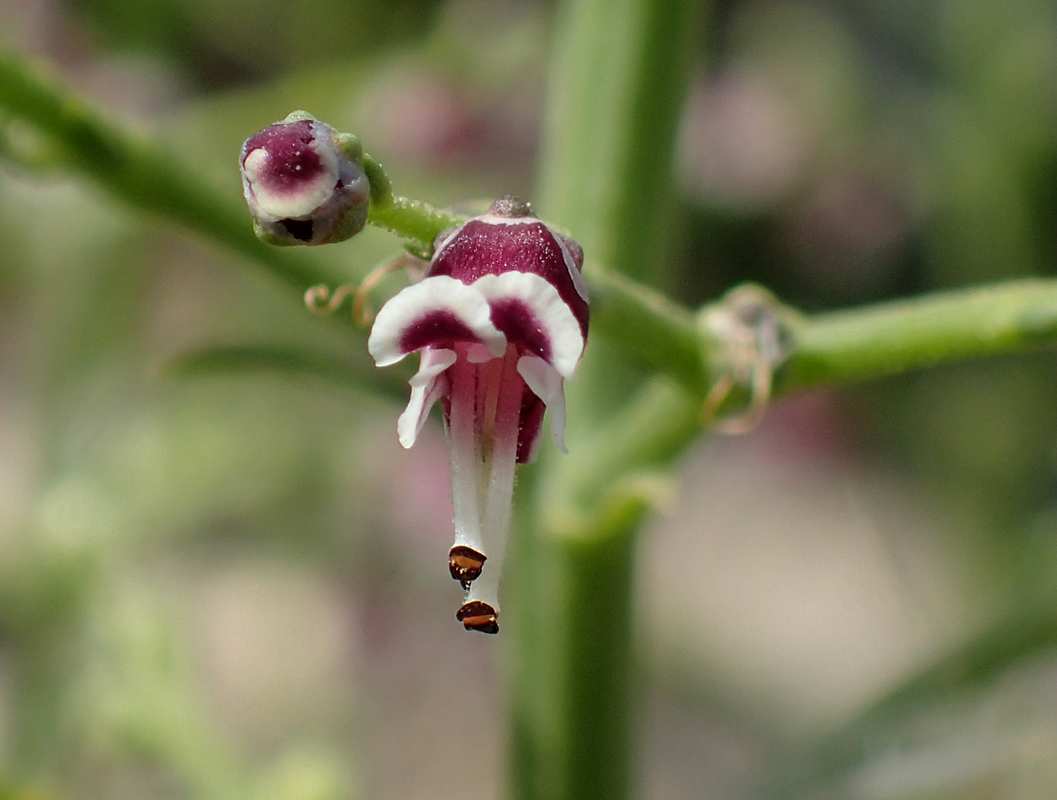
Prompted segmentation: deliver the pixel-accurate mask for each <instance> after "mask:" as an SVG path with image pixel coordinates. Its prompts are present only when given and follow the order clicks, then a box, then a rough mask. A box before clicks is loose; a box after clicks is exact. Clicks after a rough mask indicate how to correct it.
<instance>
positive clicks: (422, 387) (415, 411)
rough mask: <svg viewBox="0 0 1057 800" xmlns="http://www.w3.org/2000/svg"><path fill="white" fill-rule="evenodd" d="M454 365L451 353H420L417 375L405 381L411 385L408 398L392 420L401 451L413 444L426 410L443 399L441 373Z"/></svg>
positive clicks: (435, 351)
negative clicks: (401, 412) (395, 418)
mask: <svg viewBox="0 0 1057 800" xmlns="http://www.w3.org/2000/svg"><path fill="white" fill-rule="evenodd" d="M454 363H455V351H454V350H442V349H440V350H433V349H427V350H423V351H422V360H421V361H420V362H419V365H418V372H416V373H415V375H414V377H412V378H411V380H410V381H408V383H410V384H411V399H410V400H409V401H408V403H407V408H405V409H404V413H403V414H401V415H400V419H398V420H397V421H396V432H397V435H398V436H399V437H400V444H401V445H403V446H404V447H405V448H408V447H411V445H413V444H414V443H415V439H417V438H418V434H419V433H420V432H421V431H422V426H423V425H425V424H426V417H428V416H429V410H430V409H431V408H432V407H433V404H434V403H435V402H437V400H438V399H439V398H441V397H443V396H444V393H445V390H446V389H447V379H445V378H442V377H441V373H442V372H444V370H446V369H447V368H448V367H450V366H451V365H452V364H454Z"/></svg>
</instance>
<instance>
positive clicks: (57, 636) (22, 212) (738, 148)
mask: <svg viewBox="0 0 1057 800" xmlns="http://www.w3.org/2000/svg"><path fill="white" fill-rule="evenodd" d="M552 5H553V4H551V3H533V2H528V1H527V0H526V1H524V2H517V1H515V0H447V1H446V2H432V1H427V0H385V1H384V2H383V1H382V0H378V1H374V0H309V2H306V3H302V4H299V5H297V6H296V7H294V6H293V5H292V4H289V3H278V2H274V0H257V1H256V2H253V3H250V2H244V1H243V0H227V1H226V2H220V3H211V2H204V0H157V2H154V3H143V2H138V1H137V0H68V2H61V0H0V18H2V19H4V21H5V22H4V26H3V30H2V31H0V41H2V42H3V43H4V44H5V45H6V46H9V47H12V48H15V49H17V50H19V51H22V52H25V53H27V54H31V55H33V57H35V58H37V59H40V60H42V61H44V62H46V63H47V64H48V66H49V68H50V69H52V70H53V71H54V72H56V73H57V74H58V75H59V76H60V78H61V80H63V81H64V82H66V83H68V84H70V85H72V86H73V87H75V88H76V89H77V91H79V92H81V93H83V94H85V95H87V96H88V97H90V98H91V99H92V101H93V102H95V103H97V104H98V105H100V106H101V107H103V108H105V109H106V110H107V111H108V113H110V114H112V115H114V116H115V117H116V118H118V119H121V120H123V121H125V122H127V123H128V124H129V125H131V126H133V127H134V128H136V129H139V130H141V131H144V132H147V133H149V134H150V135H152V136H154V137H157V138H159V139H160V140H162V141H164V142H166V143H167V145H168V146H169V147H170V148H171V149H172V150H173V151H174V153H176V154H177V155H178V156H180V157H181V158H182V159H184V160H186V161H187V162H188V163H191V164H193V165H194V166H195V167H196V169H197V170H198V171H199V172H200V173H201V174H203V175H204V176H206V177H207V179H209V180H211V181H212V183H214V184H215V185H216V186H217V187H218V188H220V189H221V190H222V191H224V192H226V193H228V194H229V195H230V196H238V194H239V193H240V191H241V187H240V184H239V178H238V172H237V163H236V156H237V153H238V150H239V147H240V145H241V142H242V140H243V139H245V138H246V137H247V136H248V135H250V134H251V133H253V132H254V131H256V130H258V129H259V128H261V127H263V126H264V125H266V124H268V123H270V122H273V121H275V120H277V119H280V118H282V117H283V116H285V114H286V113H287V112H289V111H290V110H293V109H295V108H306V109H307V110H309V111H311V112H312V113H314V114H315V115H317V116H318V117H320V118H322V119H324V120H326V121H328V122H330V123H331V124H333V125H335V126H337V127H339V128H342V129H346V130H352V131H355V132H357V133H359V134H360V135H361V136H362V138H363V140H364V142H365V146H366V148H367V149H368V150H369V151H370V152H371V153H372V154H373V155H375V156H376V157H377V158H379V159H380V160H381V161H382V162H383V163H385V164H386V165H387V167H388V169H389V173H390V175H391V177H392V178H393V180H394V181H395V183H396V188H397V191H399V192H402V193H404V194H408V195H411V196H413V197H421V198H423V199H428V200H430V201H432V202H434V203H437V204H446V203H454V202H459V201H463V200H466V199H467V198H470V199H473V198H491V197H495V196H497V195H500V194H504V193H509V192H514V193H521V194H523V195H526V196H529V197H531V193H532V186H533V174H534V172H535V162H534V159H535V153H536V148H537V141H538V132H539V125H540V117H541V113H542V109H543V105H544V100H545V98H544V88H545V77H546V67H547V61H548V54H549V45H550V36H551V24H552V22H553V15H554V8H553V7H552ZM701 15H702V18H703V21H704V29H705V31H706V36H705V41H704V42H703V43H702V48H701V52H700V56H699V59H698V63H697V65H696V67H695V79H694V82H693V83H694V85H693V89H692V91H691V92H690V94H689V96H688V97H687V100H686V106H685V111H684V118H683V123H682V132H681V136H680V148H679V153H678V157H677V163H676V166H675V168H676V172H677V182H678V185H679V188H680V196H679V203H678V207H677V209H675V211H674V213H675V214H676V218H675V228H676V230H677V247H676V249H675V252H674V253H673V255H672V258H671V261H670V271H669V275H668V280H667V283H668V286H667V287H665V288H667V289H669V290H670V291H671V292H672V294H673V295H674V296H675V297H676V298H677V299H679V300H680V301H682V302H684V303H686V304H688V305H697V304H699V303H702V302H704V301H705V300H708V299H711V298H713V297H715V296H717V295H718V294H720V293H721V292H722V291H723V290H725V289H726V288H728V287H729V286H731V285H733V284H735V283H738V282H741V281H745V280H755V281H759V282H762V283H764V284H766V285H768V286H770V287H771V288H773V289H774V290H775V291H776V292H777V293H778V294H779V296H781V297H783V298H784V299H787V300H789V301H790V302H793V303H795V304H797V305H799V306H800V307H802V308H804V309H805V310H809V311H814V310H822V309H828V308H835V307H845V306H849V305H854V304H858V303H865V302H873V301H879V300H884V299H887V298H894V297H902V296H906V295H910V294H917V293H920V292H924V291H927V290H930V289H940V288H948V287H954V286H961V285H969V284H976V283H982V282H988V281H997V280H1001V279H1004V278H1010V277H1016V276H1027V275H1052V274H1053V273H1054V272H1057V260H1055V257H1057V5H1055V4H1054V3H1053V2H1044V1H1043V0H1006V1H1005V2H1002V1H1001V0H946V1H945V0H845V2H836V0H831V2H823V1H822V0H818V1H817V2H806V1H805V2H792V1H790V2H765V1H764V0H723V1H720V0H717V2H714V3H711V4H704V3H703V4H702V7H701ZM0 134H2V136H0V141H2V143H3V145H4V149H5V150H8V151H10V152H23V151H24V150H25V147H26V146H29V145H31V144H32V142H31V139H30V138H29V135H28V133H27V132H26V131H25V130H23V129H21V128H20V126H19V125H18V124H16V123H11V122H10V121H8V120H6V119H4V118H3V117H0ZM27 142H29V145H27V144H26V143H27ZM556 222H558V223H560V222H561V221H560V220H556ZM248 225H249V219H248V217H247V226H248ZM574 233H575V232H574ZM394 249H395V248H394V241H393V240H392V239H391V238H390V237H387V236H385V235H383V234H381V233H379V232H376V231H372V232H369V233H368V234H365V235H364V236H363V237H357V239H356V240H354V241H353V242H352V243H350V244H348V245H345V246H344V247H334V248H326V249H325V250H324V251H323V253H322V255H324V257H325V258H327V259H328V260H329V261H330V263H331V264H332V265H333V268H334V270H335V272H336V274H342V273H346V274H348V275H350V276H352V275H360V274H362V273H363V271H364V270H365V269H366V268H367V267H368V266H370V265H372V264H374V263H376V262H377V261H378V260H379V259H381V258H384V257H385V256H386V255H387V254H389V253H390V252H392V251H393V250H394ZM245 343H254V344H262V343H263V344H273V345H282V346H304V347H308V348H312V349H314V350H316V351H317V352H322V353H328V354H331V355H334V356H336V357H338V358H341V359H344V360H347V361H355V360H361V361H362V359H363V358H364V356H363V353H362V352H361V351H362V340H361V339H359V338H356V339H354V338H353V337H351V336H350V334H349V332H348V329H347V328H342V327H340V326H337V325H333V324H329V323H328V322H326V321H322V320H320V318H318V317H314V316H312V315H310V314H309V313H308V312H307V311H305V310H304V309H303V307H302V306H301V305H300V302H299V299H298V298H296V297H292V296H291V293H290V291H289V290H288V289H287V288H286V287H282V286H278V285H276V284H274V283H272V282H271V281H270V280H269V279H268V278H267V277H264V276H262V275H259V274H258V273H257V272H256V271H255V270H254V269H252V268H251V266H250V265H249V264H248V263H247V262H243V261H240V260H239V258H237V257H234V256H231V255H230V254H228V253H225V252H220V251H218V250H216V249H215V248H213V247H212V246H210V245H208V244H207V243H204V242H201V241H199V240H197V239H195V238H193V237H189V236H188V235H187V234H185V233H183V232H181V231H179V230H176V229H174V228H172V227H170V226H168V225H166V224H163V223H160V222H159V221H158V220H155V219H152V218H146V217H143V216H140V215H138V214H135V213H132V212H130V211H129V210H128V209H126V208H124V207H122V206H119V205H118V204H116V203H115V202H114V201H112V200H111V199H110V198H109V197H107V196H104V195H103V194H102V193H101V192H99V191H98V190H96V189H94V188H93V187H91V186H89V185H86V184H84V183H82V182H80V181H77V180H75V179H72V178H70V177H68V176H66V175H63V174H61V173H59V172H57V171H54V170H49V169H47V168H46V167H45V168H40V169H37V168H32V167H29V166H26V165H18V164H16V163H13V162H8V161H0V798H8V797H10V798H22V799H23V800H30V798H34V799H35V800H44V799H45V798H46V799H49V800H50V799H51V798H56V799H58V798H100V799H102V798H114V799H121V798H145V797H149V798H204V799H209V798H216V799H217V800H229V799H231V800H237V799H238V798H247V799H252V800H285V799H286V798H289V799H290V800H294V798H296V799H297V800H316V799H318V800H325V799H329V798H334V799H335V800H338V799H341V798H361V797H364V798H366V797H369V798H452V799H453V800H454V798H464V797H467V796H471V797H481V798H493V797H499V796H500V795H501V794H502V787H503V782H504V779H503V763H504V756H503V753H504V749H505V741H506V733H505V727H504V722H503V710H504V700H503V698H502V691H501V686H502V675H503V672H502V665H501V657H500V654H501V651H500V650H498V649H497V642H495V641H493V640H487V639H486V638H485V637H478V636H470V635H467V634H464V633H463V632H462V631H461V630H460V629H459V628H458V626H457V624H456V623H455V622H454V620H453V618H452V614H451V610H452V608H453V607H454V604H455V602H456V600H457V597H458V592H457V587H454V586H453V585H452V582H451V580H450V578H449V577H448V575H447V571H446V569H445V568H444V557H445V553H446V551H447V548H448V546H449V544H450V519H451V512H450V501H449V497H448V487H447V466H446V453H445V450H444V445H443V436H442V434H441V432H440V430H439V426H437V427H434V428H432V429H430V431H429V435H428V436H427V437H426V438H425V439H424V440H423V441H421V443H420V444H419V445H418V446H417V447H416V448H415V450H414V451H413V452H411V453H405V452H403V451H402V450H400V448H399V446H398V444H397V442H396V435H395V418H396V412H397V409H398V407H399V400H397V401H396V402H393V400H392V398H389V397H383V396H379V395H378V394H377V393H373V394H372V393H370V392H367V391H364V390H360V389H357V388H356V387H354V386H349V387H344V388H342V387H335V386H333V385H330V384H327V383H325V382H321V381H315V380H309V379H296V378H295V379H290V378H284V377H278V376H275V375H271V374H232V375H229V376H210V377H208V378H179V379H177V378H174V377H173V376H172V375H171V374H170V373H169V372H168V371H167V370H166V369H165V365H166V364H167V363H168V362H169V361H170V360H171V359H172V358H174V357H175V356H177V355H179V354H181V353H185V352H187V351H192V350H195V349H198V348H201V347H206V346H211V345H216V344H245ZM1055 367H1057V358H1055V357H1054V355H1053V354H1051V353H1044V354H1038V355H1033V356H1026V357H1019V358H1017V359H1010V360H1003V361H1000V362H994V363H984V364H972V365H966V366H959V367H948V368H943V369H939V370H935V371H932V372H929V373H923V374H916V375H911V376H907V377H904V378H900V379H893V380H886V381H884V382H877V383H874V384H871V385H867V386H862V387H856V388H854V389H848V390H842V391H832V392H819V393H814V394H810V395H804V396H799V397H795V398H791V399H789V400H786V401H783V402H782V403H780V404H778V405H776V406H775V407H774V408H773V409H772V410H771V413H770V414H769V416H768V418H767V419H766V420H765V422H764V423H763V424H762V425H761V426H760V427H759V429H757V430H756V431H754V432H753V433H752V434H750V435H748V436H746V437H741V438H737V439H715V438H713V439H710V440H708V441H702V443H701V445H700V446H699V447H697V448H695V450H694V451H693V452H692V454H691V455H690V456H689V457H688V458H687V459H686V463H685V465H684V468H683V470H682V472H681V474H680V476H679V478H678V487H677V488H679V489H680V491H678V492H677V493H673V497H672V499H671V501H670V504H669V505H668V506H666V507H665V508H663V509H662V510H661V512H660V513H659V514H657V516H656V518H655V520H654V521H653V522H652V523H651V525H650V529H649V531H648V533H647V535H646V536H645V537H644V538H643V540H642V543H641V548H640V550H641V559H640V571H639V572H640V575H639V578H640V579H639V586H640V593H639V598H638V609H639V617H640V625H639V630H640V637H639V639H640V645H641V646H640V650H641V653H642V675H641V682H640V690H641V692H642V697H641V701H640V709H641V711H640V721H639V726H638V728H639V737H640V744H641V747H640V756H639V763H638V765H637V774H638V783H639V785H640V786H641V790H642V792H641V794H642V796H643V797H646V798H650V799H651V800H668V799H669V798H671V799H672V800H675V799H677V798H706V797H709V798H712V797H727V796H734V793H735V792H736V791H737V790H738V788H739V787H741V786H742V785H744V781H746V780H751V779H752V778H754V777H756V776H758V775H761V774H764V775H765V774H767V773H769V772H770V771H771V770H772V769H774V768H775V767H774V764H775V762H776V759H777V758H779V757H780V756H781V754H784V753H786V752H789V751H790V750H792V751H796V750H797V748H798V747H800V746H806V745H808V744H809V743H810V742H811V741H813V740H814V739H815V738H816V737H818V736H820V735H822V734H824V733H825V732H826V731H828V730H831V729H833V728H834V727H835V726H838V725H840V724H841V723H842V722H843V721H844V720H846V719H848V718H849V716H850V715H853V714H854V713H855V712H856V711H857V710H858V709H860V708H862V707H864V706H865V705H866V704H868V703H869V702H870V701H871V700H872V699H873V698H875V697H877V696H878V695H879V694H880V693H882V692H884V691H885V690H886V689H887V688H889V687H892V686H896V685H898V684H899V682H900V681H901V680H902V679H903V678H904V677H905V676H907V675H909V674H912V672H913V670H914V669H915V668H918V667H920V666H921V665H923V664H925V663H928V662H929V661H930V660H931V659H933V658H935V657H937V656H938V655H940V654H942V653H943V652H945V651H946V650H948V649H949V648H951V647H953V646H955V645H957V644H958V643H959V642H961V641H964V640H966V639H967V638H968V637H970V636H972V635H973V633H974V632H976V631H978V630H980V629H982V628H984V627H985V626H986V625H987V624H988V623H991V622H993V621H994V620H995V619H998V618H1000V617H1001V616H1002V615H1004V614H1008V613H1015V612H1016V610H1017V609H1024V610H1025V611H1024V613H1025V614H1030V613H1031V610H1032V609H1034V608H1036V607H1038V606H1039V605H1040V604H1041V605H1042V606H1044V607H1049V606H1052V605H1053V603H1055V602H1057V591H1055V589H1054V587H1055V585H1057V369H1055ZM571 424H575V420H574V421H572V423H571ZM1006 667H1008V668H1006ZM867 750H868V752H867V753H866V755H865V756H864V757H863V758H862V759H860V760H858V762H857V763H856V766H855V768H854V769H852V770H850V771H847V772H845V773H843V774H841V775H839V776H837V779H836V780H833V781H831V782H829V783H828V784H826V785H825V786H811V787H808V789H807V790H806V793H805V795H804V796H809V797H835V798H836V797H839V798H844V797H847V798H876V799H877V800H882V799H883V800H889V799H893V800H894V799H895V798H899V799H900V800H911V799H915V800H916V799H918V798H920V799H921V800H925V799H926V798H928V799H933V798H939V799H946V798H950V799H951V800H953V799H954V798H957V799H958V800H984V799H985V798H1003V799H1004V798H1017V799H1019V798H1024V799H1026V800H1027V799H1034V798H1040V799H1042V800H1045V798H1052V797H1057V653H1053V652H1049V654H1048V655H1044V656H1035V657H1033V658H1031V659H1029V660H1026V661H1025V660H1018V661H1016V662H1010V663H1009V664H1003V668H1002V669H1000V670H997V671H996V672H995V674H994V675H993V676H991V677H989V679H988V680H987V681H984V682H983V683H982V685H981V686H980V687H979V688H978V689H977V690H976V691H975V692H973V693H971V694H965V693H958V694H949V695H941V696H939V697H930V698H928V702H925V701H923V702H922V703H921V705H920V708H919V709H917V710H916V713H913V714H909V715H905V716H904V717H903V718H901V719H900V720H899V721H898V724H893V725H889V726H886V727H885V728H884V729H883V730H878V731H877V733H876V735H875V736H874V737H873V738H872V739H871V740H870V747H869V748H867ZM779 763H781V762H779Z"/></svg>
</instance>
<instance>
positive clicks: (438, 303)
mask: <svg viewBox="0 0 1057 800" xmlns="http://www.w3.org/2000/svg"><path fill="white" fill-rule="evenodd" d="M438 312H440V313H448V314H450V315H451V316H453V317H454V318H455V319H457V320H458V321H459V322H460V323H461V324H462V325H465V326H466V328H468V329H469V331H470V332H471V333H472V334H473V335H474V336H475V337H477V339H478V340H479V341H480V342H481V343H482V344H484V345H485V346H486V347H487V348H488V350H489V352H491V353H492V354H493V355H494V356H495V357H496V358H498V357H499V356H501V355H503V353H505V352H506V337H505V336H504V335H503V334H502V333H500V332H499V330H497V329H496V327H495V325H493V324H492V319H491V309H489V307H488V302H487V300H485V298H484V296H483V295H482V294H481V293H480V292H479V291H477V290H476V289H475V288H473V287H472V286H467V285H466V284H465V283H462V282H461V281H458V280H455V278H450V277H448V276H447V275H435V276H433V277H432V278H426V279H425V280H423V281H422V282H420V283H416V284H414V285H413V286H408V287H407V288H405V289H402V290H401V291H400V292H398V293H397V294H395V295H394V296H393V297H391V298H390V299H389V302H387V303H386V304H385V305H384V306H382V308H381V310H380V311H379V312H378V316H377V317H375V320H374V326H373V327H372V328H371V335H370V337H369V338H368V339H367V350H368V352H369V353H370V354H371V356H372V357H373V358H374V361H375V363H376V364H377V365H378V366H379V367H387V366H389V365H390V364H395V363H396V362H397V361H400V360H401V359H402V358H404V356H406V355H407V354H408V353H409V352H411V350H408V349H406V348H404V347H403V346H402V343H401V339H402V338H403V337H404V335H405V334H406V333H408V332H409V331H412V330H413V327H414V325H415V323H416V322H421V321H423V320H425V319H426V318H427V316H428V315H429V314H432V313H438ZM412 349H415V348H412Z"/></svg>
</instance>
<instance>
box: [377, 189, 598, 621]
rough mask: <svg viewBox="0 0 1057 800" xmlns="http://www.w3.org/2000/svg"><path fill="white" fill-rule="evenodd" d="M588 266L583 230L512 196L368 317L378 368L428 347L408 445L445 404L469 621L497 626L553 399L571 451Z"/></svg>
mask: <svg viewBox="0 0 1057 800" xmlns="http://www.w3.org/2000/svg"><path fill="white" fill-rule="evenodd" d="M582 265H583V251H582V250H581V249H580V246H579V245H578V244H576V242H574V241H573V240H572V239H570V238H568V237H566V236H563V235H561V234H560V233H557V232H556V231H554V230H552V229H551V228H549V227H548V226H547V225H545V224H544V223H542V222H541V221H540V220H539V219H537V218H536V216H535V214H533V213H532V211H531V209H530V208H529V206H528V204H527V203H523V202H522V201H520V200H518V199H517V198H516V197H509V196H508V197H503V198H500V199H499V200H497V201H496V202H495V203H494V204H493V205H492V207H491V208H489V209H488V212H487V213H486V214H484V215H483V216H480V217H476V218H474V219H472V220H470V221H469V222H466V223H465V224H463V225H461V226H459V227H457V228H455V229H452V230H448V231H445V232H443V233H441V234H440V236H438V237H437V240H436V242H435V243H434V255H433V258H432V260H431V261H430V267H429V271H428V272H427V274H426V277H425V278H424V279H423V280H422V281H420V282H419V283H416V284H413V285H411V286H409V287H407V288H406V289H404V290H402V291H401V292H399V293H398V294H396V295H395V296H394V297H392V298H391V299H390V300H389V302H387V303H386V304H385V305H384V306H382V308H381V310H380V311H379V312H378V316H377V317H376V318H375V321H374V326H373V328H372V329H371V335H370V338H369V340H368V343H367V348H368V350H369V351H370V353H371V355H372V356H373V357H374V360H375V363H376V364H377V365H378V366H379V367H385V366H388V365H390V364H395V363H396V362H398V361H400V360H401V359H403V358H404V357H406V356H407V355H408V354H410V353H414V352H418V353H419V355H420V359H419V367H418V372H417V373H416V374H415V376H414V377H413V378H411V382H410V383H411V399H410V401H409V402H408V404H407V408H406V409H405V411H404V413H403V414H401V416H400V419H399V421H398V423H397V433H398V434H399V437H400V443H401V444H402V445H403V446H404V447H411V445H413V444H414V443H415V439H416V437H417V436H418V433H419V431H421V430H422V426H423V425H424V424H425V421H426V417H427V415H428V413H429V410H430V408H431V407H432V406H433V404H434V403H435V402H437V401H438V400H440V401H441V402H442V404H443V409H444V420H445V423H446V428H447V432H448V443H449V449H450V453H451V483H452V498H453V505H454V510H455V543H454V545H453V546H452V548H451V551H450V553H449V558H448V567H449V570H450V572H451V575H452V577H453V578H455V579H456V580H458V581H459V582H460V583H461V584H462V586H463V588H464V589H465V590H466V597H465V600H464V602H463V604H462V607H461V608H460V609H459V613H458V614H457V618H458V619H459V620H460V621H461V622H462V623H463V626H464V627H465V628H466V629H467V630H476V631H482V632H484V633H498V631H499V601H498V591H499V573H500V566H501V564H502V561H503V553H504V550H505V547H506V540H507V531H508V528H509V525H510V507H511V499H512V496H513V491H514V469H515V466H516V464H518V463H524V462H527V461H531V460H533V459H534V458H535V456H536V452H537V450H538V447H539V443H540V438H541V433H542V424H543V413H544V410H545V409H549V412H550V431H551V435H552V436H553V437H554V441H555V443H556V444H557V446H558V448H559V449H561V450H562V451H563V452H564V451H565V445H564V443H563V438H562V436H563V432H564V429H565V389H564V382H565V380H566V379H568V378H571V377H572V375H573V372H574V371H575V369H576V365H577V364H578V363H579V361H580V356H581V355H582V354H583V350H584V345H585V343H586V341H587V321H588V304H587V287H586V286H585V284H584V281H583V278H582V277H581V276H580V268H581V267H582ZM486 561H487V562H488V564H487V568H486V566H485V562H486Z"/></svg>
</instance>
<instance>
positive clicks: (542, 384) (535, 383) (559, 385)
mask: <svg viewBox="0 0 1057 800" xmlns="http://www.w3.org/2000/svg"><path fill="white" fill-rule="evenodd" d="M517 371H518V374H519V375H521V377H522V378H524V379H525V384H526V385H527V386H528V388H529V389H530V390H531V391H532V393H533V394H534V395H536V397H538V398H539V399H540V400H542V401H543V403H544V404H545V405H546V406H547V415H548V416H549V417H550V420H551V436H553V437H554V443H555V444H556V445H558V449H559V450H561V451H562V452H563V453H568V452H569V451H568V450H566V449H565V383H564V381H563V380H562V376H561V375H559V374H558V372H557V370H555V369H554V367H552V366H551V365H550V364H548V363H547V362H546V361H544V360H543V359H542V358H540V357H538V356H522V357H521V358H519V359H518V362H517ZM533 449H535V448H533Z"/></svg>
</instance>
